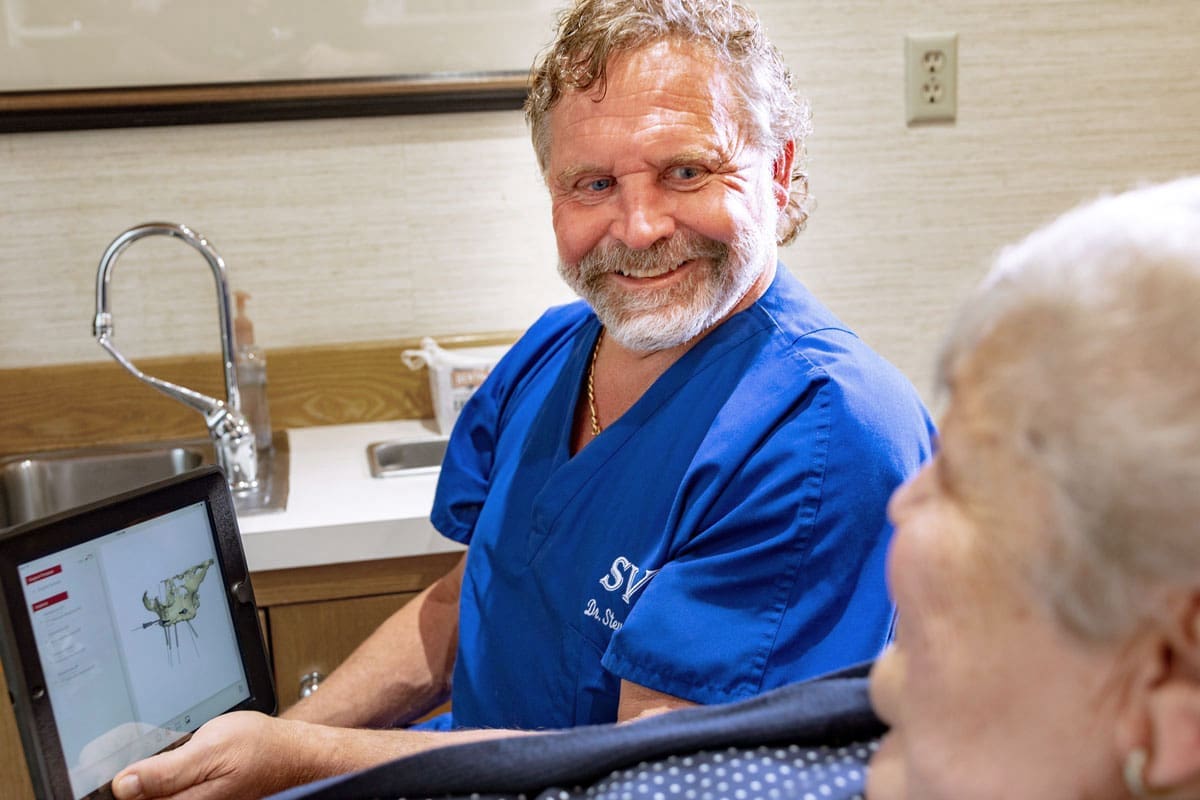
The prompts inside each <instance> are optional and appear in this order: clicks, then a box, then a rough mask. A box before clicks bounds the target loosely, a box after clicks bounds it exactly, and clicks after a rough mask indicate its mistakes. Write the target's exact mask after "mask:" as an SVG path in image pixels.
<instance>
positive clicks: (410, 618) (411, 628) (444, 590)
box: [280, 556, 465, 728]
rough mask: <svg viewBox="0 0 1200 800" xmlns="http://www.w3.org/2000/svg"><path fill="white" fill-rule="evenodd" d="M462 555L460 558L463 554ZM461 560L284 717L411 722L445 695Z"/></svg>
mask: <svg viewBox="0 0 1200 800" xmlns="http://www.w3.org/2000/svg"><path fill="white" fill-rule="evenodd" d="M464 558H465V556H464ZM462 568H463V560H461V559H460V561H459V563H458V564H457V565H456V566H455V567H454V569H452V570H451V571H450V572H449V573H448V574H446V575H445V576H443V577H442V578H439V579H438V580H437V581H435V582H434V583H433V584H432V585H431V586H430V587H429V588H427V589H426V590H425V591H423V592H422V593H421V594H419V595H418V596H417V597H416V598H414V599H413V600H412V601H410V602H409V603H408V604H406V605H405V606H404V607H402V608H401V609H400V610H398V611H397V612H396V613H395V614H393V615H392V616H391V617H390V618H388V619H387V620H386V621H385V622H384V623H383V624H382V625H380V626H379V628H378V629H377V630H376V631H375V632H374V633H372V634H371V636H370V637H368V638H367V640H366V641H365V642H363V643H362V644H361V645H360V646H359V647H358V648H357V649H356V650H355V651H354V652H353V653H351V654H350V657H349V658H347V659H346V661H345V663H343V664H342V665H341V666H339V667H338V668H337V669H336V670H334V672H333V674H331V675H330V676H329V677H328V678H326V679H325V680H324V681H323V682H322V683H321V687H320V689H319V690H318V691H316V692H314V693H313V694H312V695H310V696H309V697H307V698H305V699H303V700H301V701H300V702H299V703H297V704H296V705H294V706H292V707H291V708H289V709H287V710H286V711H284V712H283V713H282V714H281V715H280V716H281V717H284V718H287V719H295V720H302V721H305V722H316V723H321V724H324V725H334V726H340V727H351V728H361V727H386V726H392V725H397V724H403V723H407V722H410V721H412V720H413V719H415V718H417V717H419V716H420V715H421V714H423V713H425V712H426V711H428V710H429V709H431V708H433V707H435V706H436V705H437V704H438V703H440V702H442V701H444V700H445V699H446V697H447V696H448V693H449V688H450V674H451V672H452V670H453V667H454V656H455V649H456V646H457V641H458V594H459V590H460V588H461V584H462Z"/></svg>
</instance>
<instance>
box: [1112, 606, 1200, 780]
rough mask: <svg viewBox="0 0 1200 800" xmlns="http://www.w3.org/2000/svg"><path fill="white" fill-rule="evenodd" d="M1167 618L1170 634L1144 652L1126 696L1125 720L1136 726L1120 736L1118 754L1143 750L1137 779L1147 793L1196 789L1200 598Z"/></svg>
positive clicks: (1198, 767)
mask: <svg viewBox="0 0 1200 800" xmlns="http://www.w3.org/2000/svg"><path fill="white" fill-rule="evenodd" d="M1172 617H1173V618H1172V619H1171V620H1170V622H1169V623H1168V624H1169V625H1170V626H1171V627H1172V628H1173V630H1171V631H1169V632H1164V633H1165V635H1163V636H1161V637H1159V638H1158V640H1157V641H1156V642H1155V643H1154V646H1153V647H1149V648H1147V649H1146V651H1145V652H1144V655H1143V657H1144V658H1147V659H1151V661H1146V662H1145V663H1143V664H1142V666H1141V668H1140V669H1139V671H1138V677H1137V678H1136V681H1137V685H1136V686H1135V687H1134V690H1133V692H1132V693H1131V698H1132V699H1133V700H1134V701H1135V703H1134V704H1135V706H1136V709H1133V710H1131V715H1132V716H1136V717H1138V718H1140V722H1139V723H1137V724H1133V725H1130V726H1129V728H1127V730H1128V731H1130V732H1131V734H1132V735H1130V736H1128V737H1122V738H1127V739H1128V740H1129V741H1128V742H1127V743H1126V744H1125V745H1124V746H1123V752H1125V753H1128V752H1129V751H1130V750H1131V749H1132V748H1134V747H1140V748H1142V749H1143V750H1145V752H1146V762H1145V769H1144V771H1143V773H1142V780H1143V782H1144V783H1145V784H1146V786H1147V788H1148V789H1151V790H1155V789H1160V790H1162V789H1181V788H1183V787H1192V788H1193V789H1197V788H1200V594H1193V595H1191V596H1190V597H1188V598H1187V599H1186V600H1185V601H1184V602H1183V603H1182V604H1181V605H1179V606H1176V612H1175V613H1174V614H1173V615H1172ZM1151 651H1153V655H1151ZM1134 731H1138V732H1136V733H1132V732H1134ZM1139 740H1140V741H1139Z"/></svg>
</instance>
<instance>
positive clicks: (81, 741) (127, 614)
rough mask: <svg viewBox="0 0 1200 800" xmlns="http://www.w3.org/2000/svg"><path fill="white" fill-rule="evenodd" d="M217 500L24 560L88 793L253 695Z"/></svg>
mask: <svg viewBox="0 0 1200 800" xmlns="http://www.w3.org/2000/svg"><path fill="white" fill-rule="evenodd" d="M219 564H220V561H219V559H218V554H217V551H216V546H215V544H214V536H213V531H212V526H211V522H210V518H209V513H208V509H207V506H206V503H205V502H203V501H201V502H196V503H193V504H191V505H188V506H186V507H183V508H179V509H176V510H173V511H170V512H168V513H165V514H162V515H159V516H156V517H154V518H152V519H148V520H145V521H142V522H138V523H137V524H133V525H131V526H129V527H126V528H123V529H121V530H116V531H113V532H111V533H108V534H106V535H103V536H100V537H98V538H94V539H91V540H89V541H86V542H84V543H82V544H77V545H75V546H72V547H68V548H66V549H63V550H59V551H57V552H55V553H52V554H49V555H44V556H42V557H39V558H37V559H34V560H31V561H28V562H25V563H20V564H18V566H17V574H18V576H19V578H20V585H21V591H22V592H23V593H24V596H25V600H26V603H27V610H28V614H29V619H30V620H31V625H32V629H33V639H34V641H35V642H36V645H37V651H38V659H39V661H40V663H41V667H42V672H43V675H44V680H45V690H46V695H47V697H48V699H49V703H50V707H51V709H52V712H53V718H54V722H55V724H56V727H57V729H58V737H59V741H60V743H61V746H62V752H63V756H64V758H65V761H66V767H67V772H68V775H69V778H70V785H71V790H72V792H73V794H74V796H75V797H76V798H82V797H84V796H86V795H87V794H89V793H90V792H92V791H94V790H96V789H97V788H99V787H101V786H103V785H104V784H107V783H108V782H109V781H110V780H112V777H113V776H114V775H115V774H116V773H117V772H118V771H120V770H121V769H122V768H123V767H124V766H126V765H128V764H130V763H132V762H133V761H136V760H138V759H140V758H143V757H146V756H149V755H152V754H154V753H157V752H159V751H160V750H162V749H164V748H166V747H168V746H169V745H171V744H172V743H173V742H175V741H177V740H179V739H180V738H182V737H183V736H185V735H186V734H188V733H191V732H192V731H194V730H195V729H196V728H198V727H200V725H201V724H203V723H204V722H206V721H207V720H209V719H211V718H212V717H214V716H217V715H218V714H220V713H223V712H225V711H227V710H229V709H231V708H233V707H235V706H237V705H238V704H239V703H241V702H242V701H244V700H246V699H247V698H248V697H249V696H250V692H249V687H248V685H247V678H246V673H245V670H244V668H243V662H242V657H241V654H240V652H239V649H238V640H237V635H236V633H235V629H234V621H233V617H232V615H231V613H230V609H229V604H228V601H227V599H226V598H227V597H228V595H227V593H226V591H225V586H226V582H225V578H224V577H223V576H222V574H221V568H220V566H219Z"/></svg>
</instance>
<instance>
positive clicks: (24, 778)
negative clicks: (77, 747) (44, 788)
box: [0, 669, 33, 800]
mask: <svg viewBox="0 0 1200 800" xmlns="http://www.w3.org/2000/svg"><path fill="white" fill-rule="evenodd" d="M0 690H2V691H3V694H0V796H3V797H4V798H6V800H33V784H31V783H30V782H29V771H28V770H27V769H26V767H25V750H24V748H22V747H21V737H20V734H18V733H17V719H16V717H15V716H14V715H13V710H12V704H11V703H5V702H3V698H4V697H6V696H7V695H8V684H7V683H6V682H5V681H4V671H3V670H2V669H0Z"/></svg>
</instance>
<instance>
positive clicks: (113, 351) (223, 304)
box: [92, 222, 258, 491]
mask: <svg viewBox="0 0 1200 800" xmlns="http://www.w3.org/2000/svg"><path fill="white" fill-rule="evenodd" d="M146 236H170V237H173V238H176V239H182V240H183V241H185V242H187V243H188V244H189V245H191V246H192V247H193V248H195V249H196V250H197V251H198V252H199V253H200V254H201V255H202V256H204V260H205V261H207V262H208V265H209V267H211V268H212V273H213V278H214V280H215V281H216V285H217V314H218V321H219V323H220V326H221V356H222V358H223V360H224V364H223V367H224V370H225V400H223V401H222V400H218V399H216V398H214V397H209V396H208V395H205V394H201V393H200V392H196V391H193V390H191V389H188V388H186V387H183V386H179V385H177V384H174V383H171V382H170V381H164V380H160V379H158V378H155V377H153V376H150V375H147V374H146V373H144V372H142V371H141V370H140V369H138V368H137V367H136V366H134V364H133V362H131V361H130V360H129V359H127V358H126V357H125V356H123V355H122V354H121V352H120V351H119V350H117V347H116V345H115V344H113V341H112V337H113V316H112V309H111V307H110V301H109V287H110V284H111V282H112V271H113V267H114V266H115V265H116V263H117V258H119V257H120V255H121V253H123V252H124V251H125V249H126V248H128V247H129V246H130V245H131V244H133V243H134V242H136V241H137V240H138V239H142V238H144V237H146ZM92 330H93V334H94V335H95V337H96V341H97V342H99V344H100V346H101V347H103V348H104V350H105V351H106V352H107V353H108V354H109V355H111V356H112V357H113V359H114V360H116V362H117V363H118V364H120V365H121V366H122V367H124V368H125V369H126V370H127V371H128V372H129V373H130V374H131V375H133V376H134V377H135V378H137V379H138V380H140V381H142V382H143V383H146V384H148V385H150V386H152V387H154V388H155V389H157V390H158V391H160V392H162V393H163V394H165V395H167V396H168V397H171V398H174V399H175V400H178V401H179V402H181V403H183V404H185V405H187V406H189V407H190V408H194V409H195V410H197V411H199V412H200V413H201V414H203V415H204V423H205V425H207V426H208V432H209V435H210V436H211V437H212V439H213V444H214V445H215V447H216V452H217V462H218V463H219V464H220V466H221V467H222V468H223V469H224V470H225V477H226V478H227V479H228V480H229V485H230V487H231V488H232V489H234V490H235V491H244V490H249V489H253V488H255V487H256V486H257V485H258V478H257V475H258V452H257V450H256V448H255V444H254V432H253V431H252V430H251V429H250V424H249V423H248V422H247V421H246V418H245V417H244V416H243V415H242V400H241V392H240V391H239V390H238V380H237V364H236V361H235V355H234V338H233V320H232V318H231V315H230V302H229V281H228V279H227V278H226V270H225V261H224V260H223V259H222V258H221V256H220V255H218V254H217V251H216V250H214V249H213V247H212V245H211V244H209V243H208V240H207V239H205V238H204V237H203V236H200V235H199V234H197V233H196V232H195V231H193V230H192V229H190V228H188V227H187V226H186V225H178V224H175V223H172V222H148V223H145V224H143V225H138V226H136V227H133V228H130V229H129V230H127V231H125V232H123V233H121V234H120V235H119V236H117V238H116V239H113V241H112V243H111V244H110V245H109V246H108V248H107V249H106V250H105V251H104V255H103V256H101V258H100V266H99V268H98V270H97V272H96V319H95V322H94V323H93V328H92Z"/></svg>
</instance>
